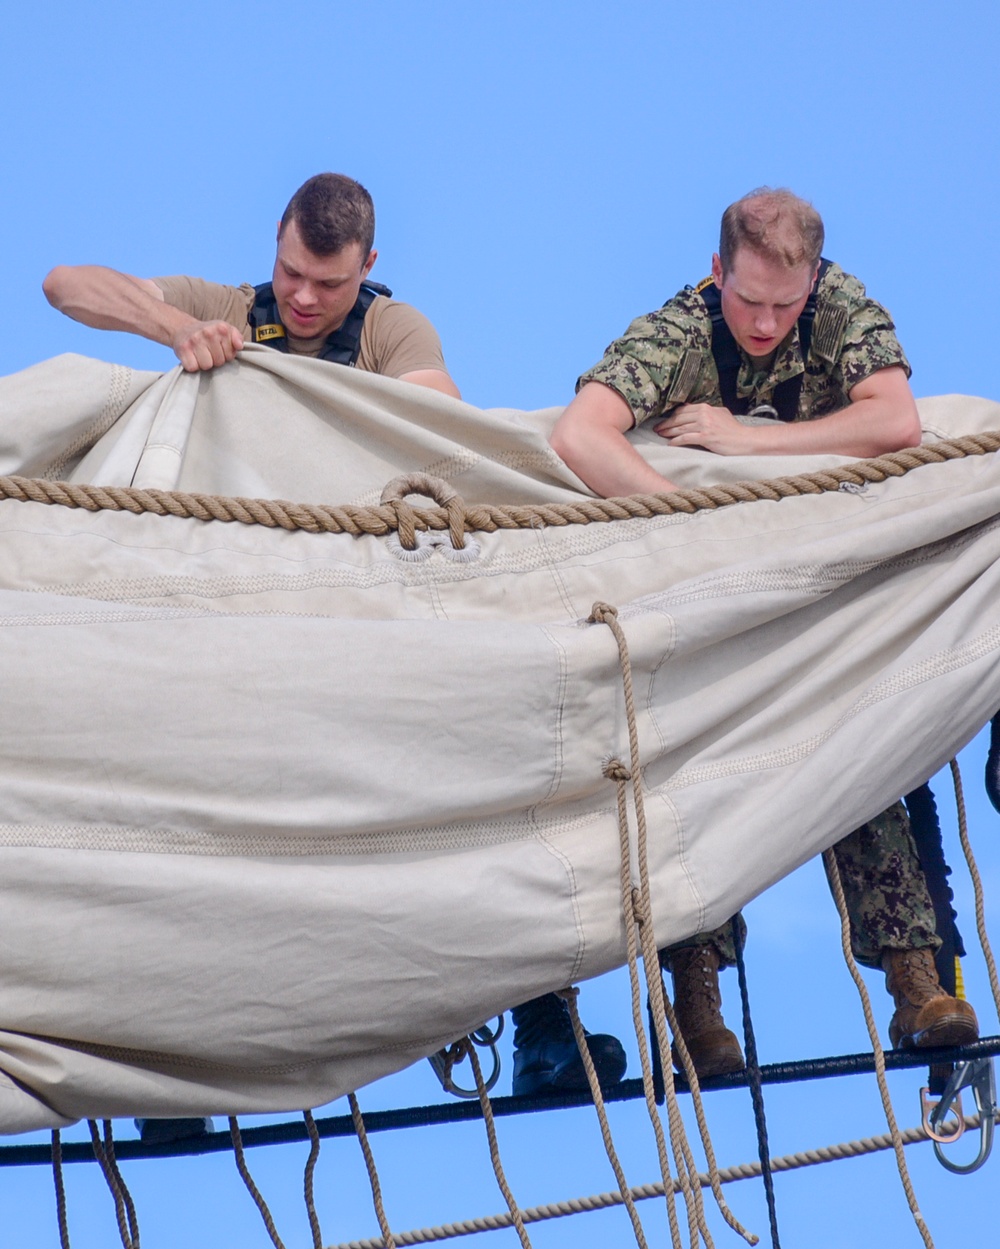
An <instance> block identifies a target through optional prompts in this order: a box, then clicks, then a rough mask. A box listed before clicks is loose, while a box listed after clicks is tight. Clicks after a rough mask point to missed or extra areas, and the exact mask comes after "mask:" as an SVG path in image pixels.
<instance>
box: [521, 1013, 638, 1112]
mask: <svg viewBox="0 0 1000 1249" xmlns="http://www.w3.org/2000/svg"><path fill="white" fill-rule="evenodd" d="M511 1018H512V1019H513V1020H514V1027H515V1031H514V1080H513V1093H514V1096H515V1097H534V1096H536V1095H537V1094H539V1093H542V1094H545V1093H558V1092H564V1091H567V1090H576V1089H587V1088H589V1087H590V1085H589V1084H588V1083H587V1073H586V1071H585V1070H584V1067H583V1060H582V1059H581V1057H580V1051H579V1050H578V1049H577V1044H576V1038H575V1037H574V1035H573V1022H572V1020H571V1019H570V1016H569V1007H568V1006H567V1005H566V1002H565V1000H564V999H563V998H561V997H557V996H556V994H555V993H546V994H545V996H544V997H536V998H532V1000H531V1001H530V1002H525V1003H524V1005H523V1006H516V1007H515V1008H514V1009H513V1010H512V1011H511ZM584 1033H585V1035H586V1037H587V1048H588V1049H589V1050H590V1056H591V1058H592V1059H593V1060H594V1067H595V1069H596V1071H597V1079H598V1083H599V1084H600V1086H601V1088H602V1089H603V1088H609V1087H610V1086H611V1085H613V1084H617V1083H618V1082H619V1081H620V1080H621V1078H622V1076H623V1075H624V1074H625V1066H626V1061H627V1060H626V1058H625V1051H624V1049H623V1048H622V1043H621V1041H619V1040H618V1039H617V1038H616V1037H613V1036H608V1035H607V1034H606V1033H598V1034H596V1035H594V1036H591V1034H590V1033H589V1032H587V1031H586V1029H584Z"/></svg>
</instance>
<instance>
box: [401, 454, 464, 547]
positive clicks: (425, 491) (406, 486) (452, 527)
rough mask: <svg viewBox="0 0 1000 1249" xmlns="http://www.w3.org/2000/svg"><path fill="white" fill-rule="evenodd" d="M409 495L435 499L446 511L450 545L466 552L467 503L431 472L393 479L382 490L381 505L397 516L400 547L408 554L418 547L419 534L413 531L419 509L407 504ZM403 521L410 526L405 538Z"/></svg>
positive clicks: (404, 475)
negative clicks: (417, 538) (417, 537)
mask: <svg viewBox="0 0 1000 1249" xmlns="http://www.w3.org/2000/svg"><path fill="white" fill-rule="evenodd" d="M410 494H419V495H424V496H425V497H426V498H428V499H433V501H434V502H435V503H436V504H437V505H438V507H441V508H443V509H444V511H445V514H446V516H447V519H448V533H449V536H450V538H451V545H452V547H453V548H454V550H456V551H462V550H464V549H465V517H466V507H465V500H464V499H463V498H462V496H461V495H460V494H459V493H458V491H457V490H455V489H454V488H453V487H451V486H449V485H448V483H447V482H446V481H443V480H442V479H441V478H440V477H434V476H433V475H432V474H431V473H404V474H402V475H401V476H399V477H394V478H393V479H392V481H390V482H389V483H388V484H387V485H386V487H385V489H384V490H383V491H382V503H383V504H384V505H385V506H386V507H389V508H391V509H392V510H393V512H394V513H395V515H396V521H397V525H398V531H399V541H400V544H401V545H402V546H403V547H405V549H406V550H408V551H412V550H413V549H414V547H415V546H416V534H415V533H414V532H413V530H414V528H415V525H414V522H415V520H416V516H417V509H416V508H414V507H412V506H411V505H410V504H408V503H407V502H406V496H407V495H410ZM404 522H405V524H406V525H407V531H406V534H405V536H404V532H403V527H402V526H403V523H404ZM425 527H427V528H431V527H433V528H438V527H439V526H438V525H433V526H431V525H430V524H427V525H426V526H425Z"/></svg>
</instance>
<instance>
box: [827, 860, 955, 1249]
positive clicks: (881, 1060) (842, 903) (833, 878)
mask: <svg viewBox="0 0 1000 1249" xmlns="http://www.w3.org/2000/svg"><path fill="white" fill-rule="evenodd" d="M823 864H824V866H825V867H826V873H827V876H828V878H829V880H830V888H831V890H832V891H833V899H834V901H835V902H836V904H837V911H838V913H839V914H840V943H841V946H842V947H843V951H844V960H845V961H846V963H847V967H848V970H849V971H850V973H851V979H852V980H853V981H854V983H855V985H857V989H858V994H859V996H860V997H861V1008H862V1010H863V1011H864V1016H865V1024H866V1025H867V1028H868V1035H869V1037H870V1038H871V1043H872V1053H873V1054H874V1056H875V1075H876V1078H877V1080H878V1091H879V1095H880V1096H881V1098H882V1107H883V1109H884V1110H885V1118H886V1122H887V1123H888V1125H889V1135H890V1136H891V1138H892V1147H893V1150H894V1152H895V1154H896V1166H897V1168H898V1169H899V1178H900V1181H901V1182H902V1185H903V1192H904V1193H905V1194H906V1201H907V1204H908V1205H909V1207H910V1213H911V1214H912V1215H913V1221H914V1223H916V1225H917V1231H919V1233H920V1235H921V1237H922V1238H923V1242H924V1244H925V1245H926V1246H927V1249H934V1241H933V1240H932V1239H931V1233H930V1229H929V1228H928V1226H927V1224H926V1223H925V1222H924V1216H923V1215H922V1214H921V1212H920V1207H919V1205H918V1204H917V1196H916V1193H915V1192H914V1191H913V1184H912V1183H911V1181H910V1173H909V1170H908V1169H907V1166H906V1159H905V1158H904V1156H903V1142H902V1138H901V1136H900V1133H899V1127H898V1126H897V1124H896V1114H895V1112H894V1110H893V1108H892V1098H891V1097H890V1096H889V1084H888V1081H887V1080H886V1076H885V1052H884V1050H883V1049H882V1042H881V1040H880V1039H879V1035H878V1026H877V1025H876V1023H875V1016H874V1014H873V1013H872V1004H871V998H870V997H869V996H868V990H867V989H866V988H865V982H864V980H863V979H862V977H861V972H860V971H859V970H858V965H857V963H856V962H855V961H854V952H853V951H852V949H851V923H850V919H849V918H848V914H847V900H846V898H845V897H844V885H843V882H842V881H841V879H840V868H839V867H838V866H837V858H836V855H835V854H834V853H833V851H832V850H824V851H823Z"/></svg>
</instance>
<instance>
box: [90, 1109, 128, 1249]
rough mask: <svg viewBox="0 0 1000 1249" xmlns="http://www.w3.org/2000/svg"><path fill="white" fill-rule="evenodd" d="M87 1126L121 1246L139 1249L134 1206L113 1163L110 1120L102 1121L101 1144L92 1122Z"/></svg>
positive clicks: (113, 1154)
mask: <svg viewBox="0 0 1000 1249" xmlns="http://www.w3.org/2000/svg"><path fill="white" fill-rule="evenodd" d="M87 1125H88V1127H89V1128H90V1140H91V1144H92V1146H93V1149H94V1157H95V1158H96V1159H97V1161H98V1164H99V1165H100V1168H101V1172H102V1174H103V1175H104V1178H105V1180H106V1181H107V1185H108V1188H109V1189H110V1190H111V1196H112V1197H113V1198H114V1202H115V1219H116V1220H117V1223H118V1234H119V1236H121V1241H122V1245H123V1247H124V1249H139V1225H138V1221H137V1219H136V1214H135V1206H134V1205H133V1204H132V1196H131V1194H130V1193H129V1191H128V1187H127V1185H126V1183H125V1180H124V1177H123V1176H122V1173H121V1171H119V1170H118V1163H117V1162H116V1161H115V1146H114V1135H113V1131H112V1127H111V1120H110V1119H105V1120H104V1141H103V1142H102V1141H101V1135H100V1132H99V1131H98V1128H97V1124H96V1123H95V1122H94V1120H93V1119H88V1120H87Z"/></svg>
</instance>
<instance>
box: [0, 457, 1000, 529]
mask: <svg viewBox="0 0 1000 1249" xmlns="http://www.w3.org/2000/svg"><path fill="white" fill-rule="evenodd" d="M998 449H1000V433H997V432H991V433H985V434H972V435H968V436H966V437H964V438H952V439H949V440H947V441H945V442H936V443H933V444H931V445H930V446H926V447H910V448H908V449H907V450H905V451H894V452H892V453H891V454H890V455H880V456H878V457H877V458H876V459H871V460H858V461H856V462H854V463H852V464H845V465H843V466H842V467H839V468H831V469H824V470H822V471H821V472H815V473H800V474H797V475H795V476H791V477H773V478H770V479H767V480H763V481H744V482H736V483H734V484H732V485H723V486H708V487H705V488H704V489H701V490H674V491H671V492H670V493H668V494H637V495H629V496H627V497H624V498H619V499H580V500H579V501H577V502H573V503H547V504H509V505H496V504H477V505H474V506H467V505H466V504H465V503H464V502H463V501H462V500H461V498H460V497H459V496H458V495H453V496H451V497H449V499H448V502H447V505H446V506H444V507H440V506H439V507H433V508H413V507H411V506H410V505H409V504H408V503H406V502H405V501H404V500H403V499H402V498H394V499H393V500H392V501H390V502H388V503H384V504H381V505H380V506H378V507H356V506H352V505H343V506H332V505H329V504H310V503H289V502H286V501H285V500H282V499H247V498H240V497H227V496H224V495H212V494H199V493H189V492H186V491H179V490H141V489H136V488H135V487H131V486H90V485H77V484H73V483H70V482H65V481H43V480H40V479H37V478H30V477H0V499H13V500H18V501H21V502H32V503H46V504H54V505H57V506H60V507H76V508H83V509H85V510H86V511H89V512H98V511H115V512H121V511H126V512H134V513H137V514H138V513H141V512H151V513H153V514H154V515H157V516H179V517H184V518H193V519H195V520H203V521H209V520H218V521H234V522H238V523H239V524H243V525H265V526H267V527H268V528H271V529H275V528H280V529H290V530H291V529H304V530H306V531H307V532H309V533H348V534H353V535H360V534H373V535H375V536H384V535H385V534H388V533H391V532H395V531H400V540H401V541H403V544H404V545H407V542H406V541H404V532H406V536H407V538H408V539H409V544H410V545H411V546H412V544H413V543H412V532H413V531H414V530H416V529H447V530H449V532H450V533H451V537H452V544H453V545H457V546H459V547H460V546H461V545H462V542H461V540H458V541H457V542H456V539H460V538H461V535H462V534H465V533H475V532H479V533H494V532H496V530H498V529H534V528H537V527H538V526H539V525H555V526H563V525H586V524H592V523H594V522H600V521H611V520H629V519H635V518H649V517H652V516H670V515H674V514H676V513H687V514H690V513H693V512H697V511H701V510H703V509H706V508H707V509H715V508H719V507H728V506H729V505H730V504H733V503H752V502H755V501H757V500H762V499H766V500H771V501H775V502H776V501H778V500H779V499H787V498H791V497H793V496H795V495H802V494H823V493H825V492H827V491H833V490H839V489H840V487H841V485H843V484H845V483H846V484H850V485H859V486H861V485H866V484H869V483H878V482H882V481H885V480H887V478H889V477H902V476H903V475H904V474H905V473H908V472H910V471H911V470H912V469H915V468H920V467H922V466H923V465H925V464H941V463H944V462H945V461H947V460H957V459H963V458H965V457H966V456H972V455H987V454H990V453H992V452H994V451H997V450H998ZM418 476H420V477H421V478H422V479H423V480H424V481H426V480H427V478H425V477H423V475H418ZM430 480H433V479H430ZM411 481H412V477H404V478H401V479H397V482H393V483H390V487H392V486H395V489H396V491H397V493H398V492H399V491H401V490H402V491H404V492H405V491H406V489H407V488H408V486H409V483H410V482H411ZM397 483H399V484H397ZM443 484H444V483H442V485H443ZM388 488H389V487H387V489H388ZM445 489H450V488H449V487H445ZM424 492H425V493H426V491H424Z"/></svg>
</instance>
